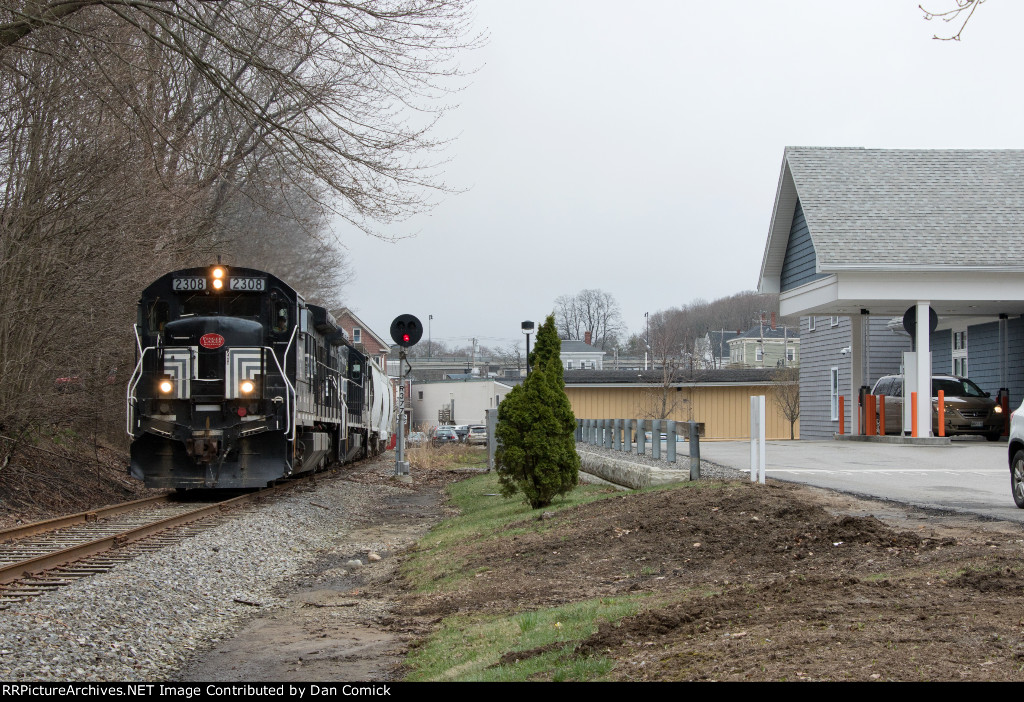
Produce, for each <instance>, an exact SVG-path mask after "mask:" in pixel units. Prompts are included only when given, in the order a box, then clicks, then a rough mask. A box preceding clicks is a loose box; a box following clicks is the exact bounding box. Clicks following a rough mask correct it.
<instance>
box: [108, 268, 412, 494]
mask: <svg viewBox="0 0 1024 702" xmlns="http://www.w3.org/2000/svg"><path fill="white" fill-rule="evenodd" d="M135 338H136V361H137V362H136V366H135V371H134V372H133V373H132V376H131V379H130V380H129V383H128V392H127V404H128V433H129V435H131V437H132V445H131V466H130V468H129V471H130V473H131V475H132V476H134V477H135V478H138V479H139V480H143V481H145V484H146V486H147V487H155V488H179V489H188V488H254V487H264V486H266V485H267V484H268V483H271V482H273V481H275V480H278V479H280V478H286V477H289V476H291V475H295V474H299V473H303V472H308V471H312V470H317V469H319V468H321V467H323V466H326V465H328V464H331V463H344V462H346V461H350V460H353V459H355V458H359V457H362V456H367V455H372V454H376V453H378V452H380V451H382V450H384V449H385V448H386V446H387V444H388V442H389V440H390V438H391V431H392V428H393V426H394V394H393V387H392V385H391V382H390V381H389V379H388V377H387V374H386V373H385V372H384V371H383V370H382V369H381V368H380V366H379V365H377V363H375V362H374V361H373V360H372V359H369V358H368V357H367V356H365V355H364V354H363V353H361V352H360V351H359V350H358V349H356V348H354V347H353V346H352V344H351V343H350V341H349V339H348V337H347V335H346V334H345V332H344V330H342V329H341V328H340V327H339V326H338V324H337V321H336V320H335V319H334V317H333V316H332V315H331V314H330V313H329V312H328V311H327V310H326V309H324V308H323V307H319V306H317V305H312V304H309V303H307V302H306V301H305V300H303V299H302V296H301V295H299V294H298V293H297V292H296V291H295V290H293V289H292V288H291V287H290V286H289V285H287V284H286V283H284V282H283V281H281V280H280V279H278V278H277V277H275V276H273V275H271V274H269V273H266V272H264V271H259V270H254V269H250V268H235V267H228V266H222V265H217V266H210V267H208V268H188V269H184V270H179V271H174V272H171V273H167V274H166V275H164V276H162V277H161V278H159V279H158V280H156V281H155V282H154V283H153V284H152V285H150V286H149V287H147V288H146V289H145V290H144V291H143V292H142V296H141V298H140V300H139V306H138V319H137V322H136V324H135Z"/></svg>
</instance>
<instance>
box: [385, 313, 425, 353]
mask: <svg viewBox="0 0 1024 702" xmlns="http://www.w3.org/2000/svg"><path fill="white" fill-rule="evenodd" d="M391 338H392V339H394V340H395V343H396V344H398V345H399V346H402V347H404V348H408V347H410V346H414V345H415V344H416V343H417V342H418V341H419V340H420V339H422V338H423V323H422V322H421V321H420V320H418V319H417V318H416V317H414V316H413V315H411V314H400V315H398V316H397V317H395V321H393V322H392V323H391Z"/></svg>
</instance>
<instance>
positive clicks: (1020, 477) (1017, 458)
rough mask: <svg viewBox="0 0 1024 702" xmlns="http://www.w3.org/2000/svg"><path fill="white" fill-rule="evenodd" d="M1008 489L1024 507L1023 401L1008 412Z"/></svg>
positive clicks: (1019, 504)
mask: <svg viewBox="0 0 1024 702" xmlns="http://www.w3.org/2000/svg"><path fill="white" fill-rule="evenodd" d="M1008 454H1009V455H1008V457H1009V460H1010V491H1011V492H1012V493H1013V501H1014V502H1016V503H1017V506H1018V507H1020V508H1021V509H1024V402H1022V403H1021V405H1020V407H1018V408H1017V409H1016V410H1014V411H1013V412H1011V413H1010V447H1009V451H1008Z"/></svg>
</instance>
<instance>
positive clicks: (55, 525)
mask: <svg viewBox="0 0 1024 702" xmlns="http://www.w3.org/2000/svg"><path fill="white" fill-rule="evenodd" d="M169 500H170V496H169V495H158V496H157V497H144V498H142V499H141V500H133V501H132V502H122V503H120V504H117V505H108V506H106V507H97V508H96V509H90V510H87V511H85V512H78V513H77V514H69V515H67V516H65V517H55V518H53V519H47V520H45V521H42V522H33V523H31V524H23V525H22V526H18V527H12V528H10V529H4V530H2V531H0V544H2V543H8V542H11V541H17V540H19V539H24V538H26V537H29V536H35V535H36V534H45V533H46V532H48V531H56V530H57V529H63V528H65V527H69V526H74V525H75V524H85V523H86V522H93V521H97V520H99V519H105V518H107V517H114V516H116V515H118V514H122V513H124V512H130V511H132V510H134V509H138V508H139V507H145V506H147V505H150V504H160V503H161V502H167V501H169Z"/></svg>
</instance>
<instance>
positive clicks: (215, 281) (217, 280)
mask: <svg viewBox="0 0 1024 702" xmlns="http://www.w3.org/2000/svg"><path fill="white" fill-rule="evenodd" d="M223 287H224V281H223V280H221V279H220V278H214V279H213V289H214V290H220V289H221V288H223Z"/></svg>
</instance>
